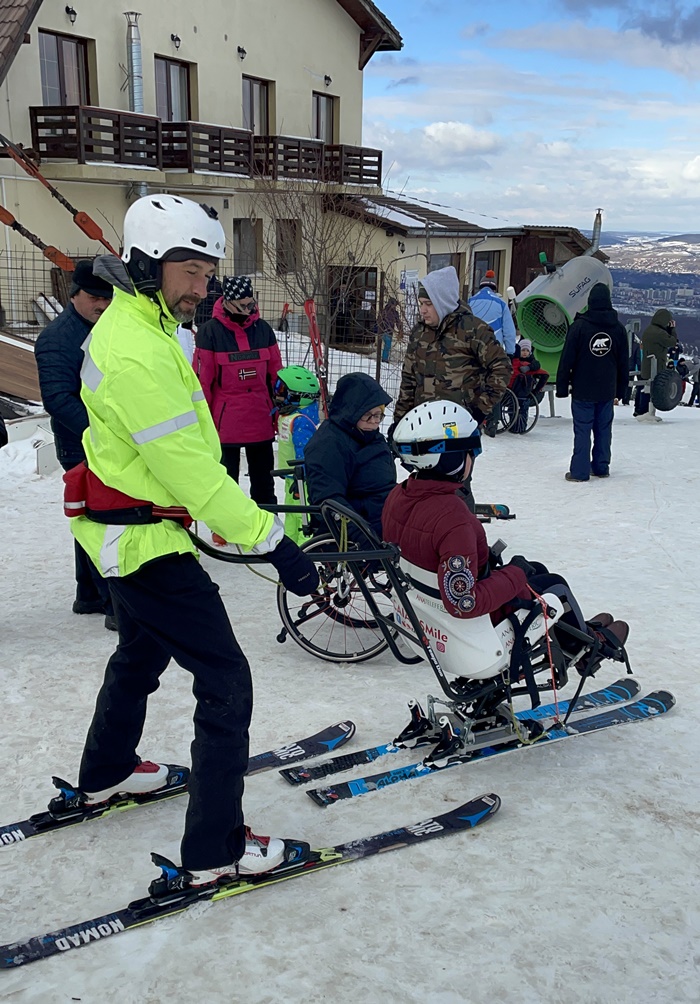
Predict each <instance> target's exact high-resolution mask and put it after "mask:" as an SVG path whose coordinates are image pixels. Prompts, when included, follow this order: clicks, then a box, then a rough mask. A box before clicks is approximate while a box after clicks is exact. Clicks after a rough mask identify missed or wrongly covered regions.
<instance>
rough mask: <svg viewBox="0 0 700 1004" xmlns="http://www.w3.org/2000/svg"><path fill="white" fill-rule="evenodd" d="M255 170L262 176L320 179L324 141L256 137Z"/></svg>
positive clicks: (254, 140) (274, 179) (289, 137)
mask: <svg viewBox="0 0 700 1004" xmlns="http://www.w3.org/2000/svg"><path fill="white" fill-rule="evenodd" d="M253 148H254V151H255V172H256V174H258V175H260V176H261V177H263V178H272V180H273V181H276V180H277V179H278V178H308V179H320V178H321V176H322V172H323V143H322V142H321V141H320V140H315V139H294V138H293V137H291V136H254V137H253Z"/></svg>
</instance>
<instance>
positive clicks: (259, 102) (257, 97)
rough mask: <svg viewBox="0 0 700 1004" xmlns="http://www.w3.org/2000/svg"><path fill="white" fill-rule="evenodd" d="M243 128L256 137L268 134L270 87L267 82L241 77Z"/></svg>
mask: <svg viewBox="0 0 700 1004" xmlns="http://www.w3.org/2000/svg"><path fill="white" fill-rule="evenodd" d="M243 128H244V129H249V130H250V132H252V133H255V135H256V136H268V135H269V132H270V85H269V83H268V81H267V80H256V79H255V78H254V77H243Z"/></svg>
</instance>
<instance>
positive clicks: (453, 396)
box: [394, 265, 512, 431]
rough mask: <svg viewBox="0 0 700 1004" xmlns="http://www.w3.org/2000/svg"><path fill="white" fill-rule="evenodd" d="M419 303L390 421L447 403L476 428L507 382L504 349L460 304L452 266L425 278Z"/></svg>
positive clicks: (486, 328) (502, 391)
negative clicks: (462, 411)
mask: <svg viewBox="0 0 700 1004" xmlns="http://www.w3.org/2000/svg"><path fill="white" fill-rule="evenodd" d="M418 300H419V307H420V310H421V320H420V321H419V322H418V324H417V325H416V326H415V328H414V329H413V331H412V332H411V338H410V341H409V343H408V348H407V349H406V357H405V360H404V365H403V372H402V374H401V389H400V391H399V396H398V400H397V402H396V406H395V408H394V422H398V421H399V419H401V418H403V416H404V415H405V414H406V413H407V412H408V411H410V410H411V408H414V407H415V406H416V405H418V404H422V403H423V402H424V401H436V400H448V401H455V402H456V403H457V404H461V405H464V406H465V407H466V408H467V409H468V410H469V411H470V412H471V414H472V415H473V416H474V418H475V419H476V420H477V422H478V423H479V424H480V425H481V424H482V423H484V422H485V421H486V420H488V417H489V416H490V415H491V413H492V412H493V409H494V408H495V406H496V405H497V404H498V402H499V401H500V400H501V398H502V397H503V394H504V392H505V390H506V388H507V387H508V383H509V381H510V378H511V374H512V367H511V364H510V360H509V359H508V356H507V355H506V353H505V350H504V349H503V347H502V346H501V345H500V343H499V342H498V340H497V339H496V337H495V335H494V333H493V330H492V329H491V328H490V327H489V325H488V324H486V323H485V322H484V321H482V320H480V319H479V318H478V317H475V316H474V314H473V313H472V311H471V310H470V308H469V307H468V306H467V304H466V303H464V302H463V301H462V300H460V298H459V279H458V277H457V272H456V271H455V269H454V268H453V266H452V265H449V266H448V267H447V268H441V269H438V270H437V271H435V272H429V273H428V275H426V277H425V279H423V283H422V285H421V286H420V287H419V289H418ZM486 431H488V425H487V430H486Z"/></svg>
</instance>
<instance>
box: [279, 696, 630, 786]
mask: <svg viewBox="0 0 700 1004" xmlns="http://www.w3.org/2000/svg"><path fill="white" fill-rule="evenodd" d="M641 689H642V688H641V687H640V685H639V684H638V683H637V681H636V680H633V679H632V678H631V677H629V676H628V677H623V678H622V679H621V680H617V682H616V683H611V684H610V686H609V687H604V688H603V689H602V690H594V691H592V692H591V693H590V694H584V695H583V696H582V697H579V699H578V701H577V702H576V707H575V708H574V710H573V711H572V714H581V713H582V712H584V711H594V710H598V709H600V708H609V707H612V706H613V705H616V704H622V703H624V702H625V701H631V700H632V699H633V698H635V697H636V696H637V694H638V693H639V691H640V690H641ZM570 704H571V701H559V703H558V704H556V705H555V704H541V705H540V706H539V708H534V709H529V710H527V711H518V712H517V716H516V717H517V718H518V719H519V720H520V721H521V722H524V721H544V720H546V719H548V718H552V719H553V718H556V717H557V713H558V714H559V715H565V714H566V713H567V711H568V710H569V706H570ZM417 745H424V744H423V743H418V744H417ZM405 749H406V747H405V746H396V745H394V743H384V744H383V745H382V746H372V747H370V749H366V750H356V751H355V752H352V753H345V754H343V756H339V757H333V759H332V760H325V761H324V762H323V763H319V764H313V766H311V767H307V766H306V764H302V765H301V766H299V767H286V768H284V769H283V770H281V771H280V774H281V775H282V777H283V778H284V779H285V781H289V783H290V784H307V783H308V782H309V781H320V780H321V779H322V778H324V777H329V776H330V775H331V774H340V773H342V771H345V770H350V768H351V767H359V766H361V765H362V764H366V763H374V761H375V760H379V759H380V758H381V757H383V756H387V755H389V754H392V753H401V752H402V751H403V750H405Z"/></svg>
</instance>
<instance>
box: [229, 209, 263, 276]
mask: <svg viewBox="0 0 700 1004" xmlns="http://www.w3.org/2000/svg"><path fill="white" fill-rule="evenodd" d="M246 223H247V224H248V225H249V226H250V234H249V238H252V241H253V242H254V243H255V261H254V262H252V264H253V266H254V267H253V268H252V269H249V268H247V267H246V266H247V265H249V264H251V261H250V260H249V259H247V258H245V257H244V255H243V252H242V251H241V250H240V248H241V247H242V245H243V240H242V235H241V233H240V231H241V228H242V227H241V225H242V224H246ZM237 246H238V247H239V251H238V253H237V252H236V247H237ZM262 250H263V249H262V221H261V220H251V219H249V218H247V217H245V216H243V217H238V218H237V219H234V220H233V265H234V268H235V270H236V275H261V274H262V272H263V262H262Z"/></svg>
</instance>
